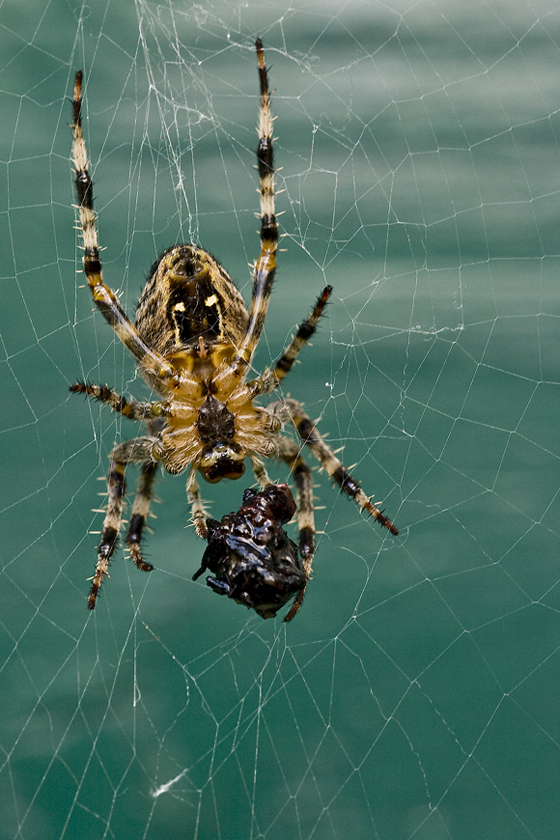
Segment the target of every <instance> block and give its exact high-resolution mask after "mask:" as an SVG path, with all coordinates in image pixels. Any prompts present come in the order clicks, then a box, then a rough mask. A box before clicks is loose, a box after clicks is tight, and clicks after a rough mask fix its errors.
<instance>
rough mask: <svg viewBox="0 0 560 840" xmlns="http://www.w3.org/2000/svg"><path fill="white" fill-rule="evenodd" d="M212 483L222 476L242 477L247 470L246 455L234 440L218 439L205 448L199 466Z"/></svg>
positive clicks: (207, 479)
mask: <svg viewBox="0 0 560 840" xmlns="http://www.w3.org/2000/svg"><path fill="white" fill-rule="evenodd" d="M198 469H199V471H200V473H201V474H202V476H203V477H204V478H205V479H206V481H208V482H209V483H210V484H215V483H216V482H217V481H220V480H221V479H222V478H241V476H242V475H243V473H244V472H245V456H244V454H243V452H242V451H241V447H240V446H239V445H238V444H237V443H234V442H233V441H227V442H224V441H217V442H216V443H212V444H210V445H209V446H207V447H206V449H204V451H203V453H202V455H201V458H200V464H199V467H198Z"/></svg>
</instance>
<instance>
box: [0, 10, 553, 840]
mask: <svg viewBox="0 0 560 840" xmlns="http://www.w3.org/2000/svg"><path fill="white" fill-rule="evenodd" d="M257 35H260V37H261V38H262V39H263V42H264V44H265V49H266V56H267V62H268V64H269V66H270V68H271V70H270V80H271V86H272V88H273V89H274V94H273V110H274V113H275V114H276V115H278V119H277V121H276V123H275V133H276V134H277V136H278V140H277V144H276V161H277V165H278V167H280V168H281V170H280V172H279V175H278V188H279V189H283V190H284V192H282V193H281V194H280V195H279V196H278V200H277V204H278V210H279V211H283V215H282V216H281V217H280V221H281V224H282V231H283V233H284V234H286V235H285V237H284V239H283V242H282V247H284V248H285V249H286V251H285V252H283V253H282V254H281V255H280V268H279V271H278V275H277V283H276V286H275V290H274V293H273V298H272V304H271V309H270V314H269V319H268V321H267V326H266V334H265V337H264V338H263V341H262V343H261V345H260V347H259V352H258V356H257V359H256V367H257V369H262V368H263V367H264V366H265V365H266V364H267V363H269V362H270V360H271V359H273V358H275V357H276V356H277V354H278V352H279V351H280V349H281V348H282V346H283V345H284V343H285V342H286V341H287V340H288V339H289V336H290V334H291V331H292V330H293V328H294V326H295V324H297V322H298V321H300V320H301V319H302V317H304V316H305V315H306V314H307V311H308V309H309V307H310V306H311V304H312V302H313V301H314V299H315V297H316V294H317V293H318V291H319V290H320V289H321V288H322V286H323V285H324V284H325V283H326V282H328V283H331V284H332V285H333V286H334V294H333V298H332V304H331V305H330V306H329V308H328V313H327V316H326V318H325V319H324V322H323V324H322V326H321V328H320V330H319V331H318V334H317V336H316V337H315V338H314V341H313V346H312V347H308V348H306V349H305V351H304V352H303V353H302V356H301V357H300V358H301V360H302V364H301V365H298V367H297V369H296V370H294V372H293V373H292V374H291V375H290V378H289V380H287V382H286V387H285V389H284V392H285V393H290V394H291V395H292V396H294V397H296V398H299V399H301V400H303V401H305V404H306V408H307V410H308V411H309V413H310V414H311V416H312V417H314V418H320V424H321V429H322V431H323V432H328V434H329V438H328V439H329V442H330V444H331V445H332V446H333V448H339V447H340V446H344V447H345V449H344V454H343V457H344V460H345V463H346V464H347V465H348V466H350V465H354V464H355V465H356V466H355V475H356V477H357V478H358V479H359V480H360V481H361V482H362V484H363V486H364V488H365V489H366V491H367V492H368V493H370V494H375V497H376V500H378V501H381V500H382V501H383V506H384V507H385V508H386V511H387V513H388V514H389V515H390V516H391V518H393V519H394V520H395V522H396V523H397V525H398V526H399V529H400V535H399V537H398V538H396V539H395V538H393V537H391V536H390V535H389V534H386V533H383V532H381V531H380V529H379V528H378V527H377V526H376V525H375V524H374V523H373V522H372V521H371V520H368V519H367V518H365V517H361V516H360V515H359V513H358V511H357V509H356V508H355V506H354V505H352V504H351V503H350V502H349V501H348V500H346V499H344V498H341V497H340V495H339V493H338V492H337V491H336V490H334V489H333V488H331V487H330V486H329V483H328V481H327V480H326V479H325V477H324V475H321V474H317V487H316V496H317V503H318V505H319V506H321V509H320V510H319V511H318V512H317V527H318V529H319V530H320V531H321V532H322V533H321V535H320V537H319V546H318V551H317V555H316V558H315V562H314V578H313V580H312V582H311V583H310V585H309V587H308V594H307V597H306V601H305V604H304V607H303V608H302V610H301V611H300V613H299V615H298V616H297V618H296V620H294V622H293V623H292V624H291V625H284V624H282V622H281V621H280V619H277V620H276V621H267V622H263V621H262V620H261V619H260V618H259V617H258V616H256V615H255V614H254V613H248V612H246V611H245V610H243V609H242V608H241V607H239V606H238V605H236V604H234V603H232V602H230V601H227V600H226V599H218V598H217V597H216V596H215V594H214V593H212V592H211V591H210V590H209V589H208V588H207V587H206V586H205V585H204V582H203V580H200V581H198V582H196V583H193V582H192V580H191V577H192V574H193V573H194V571H196V569H197V568H198V566H199V562H200V557H201V555H202V551H203V549H204V545H203V544H202V543H201V541H200V540H197V539H196V537H195V536H194V534H193V532H192V528H189V527H187V525H188V521H189V512H188V505H187V501H186V495H185V488H184V484H185V480H184V477H179V478H173V477H171V476H165V477H164V478H163V479H161V480H160V481H159V482H158V485H157V494H158V496H159V498H160V500H161V502H162V503H161V504H157V505H155V506H154V508H155V510H154V512H155V513H156V514H157V519H155V520H154V521H153V527H154V534H153V536H149V538H148V542H147V552H148V556H149V559H150V560H151V561H152V562H153V563H154V565H155V566H156V570H155V571H154V572H152V573H151V574H150V575H143V574H141V573H140V572H138V571H137V570H136V569H135V568H134V567H133V566H132V564H131V563H130V562H128V561H126V560H125V559H124V557H123V553H122V551H120V552H118V554H117V556H116V557H115V560H114V562H113V564H112V567H111V579H110V580H109V581H107V582H106V584H105V585H104V587H103V591H102V595H101V597H100V599H99V603H98V606H97V608H96V610H95V612H94V613H88V611H87V609H86V594H87V589H88V584H87V581H86V578H87V577H88V576H90V575H91V574H92V572H93V568H94V563H95V544H96V539H97V537H96V536H94V535H92V534H91V533H89V532H90V531H95V530H99V528H100V520H101V517H100V515H99V514H98V513H92V512H91V509H92V508H97V507H100V506H101V505H102V504H103V499H102V498H101V497H100V496H98V494H99V493H100V492H102V490H103V484H101V483H99V482H98V481H97V479H98V478H99V477H102V476H103V474H104V472H105V470H106V466H107V455H108V453H109V452H110V450H111V448H112V446H113V444H114V442H115V440H121V439H126V438H127V437H130V436H133V435H134V434H135V431H134V428H135V427H133V425H132V424H130V423H127V421H126V420H124V421H123V420H122V419H121V418H119V417H117V416H115V415H113V414H112V413H111V412H110V411H108V410H103V409H101V407H99V406H98V405H97V404H93V403H86V402H85V401H83V400H81V399H80V398H78V397H75V396H72V395H70V394H69V393H68V387H69V385H70V384H72V383H73V382H74V381H76V380H77V379H78V378H87V379H89V380H91V381H94V382H104V383H105V382H106V383H108V384H110V385H112V386H114V387H116V388H117V389H119V390H120V391H121V392H123V393H130V394H133V395H134V396H136V397H137V398H139V399H145V398H147V389H146V387H145V386H144V385H143V383H142V381H141V380H140V379H139V378H138V376H137V374H136V373H135V369H134V365H133V363H132V359H131V358H130V357H129V355H128V354H127V353H125V352H124V351H123V349H122V348H121V346H120V345H119V344H117V343H116V342H115V340H114V337H113V335H112V333H111V331H110V329H109V327H108V326H107V325H106V324H105V323H104V322H103V319H102V318H101V316H100V315H99V313H97V312H94V311H93V307H92V302H91V299H90V296H89V292H88V290H87V289H85V288H83V283H84V279H83V275H82V274H81V272H80V253H79V237H77V236H76V233H75V231H74V230H73V225H74V211H73V209H72V206H71V205H72V203H73V201H74V200H75V199H74V196H73V186H72V174H71V167H70V164H69V155H70V142H71V138H70V129H69V128H68V124H69V122H70V119H71V108H70V103H69V97H70V96H71V92H72V80H73V75H74V73H75V71H76V70H77V69H79V68H83V70H84V73H85V79H86V82H85V103H86V105H85V115H86V116H87V125H85V126H84V129H85V136H86V141H87V143H88V151H89V155H90V158H91V171H92V175H93V178H94V183H95V194H96V209H97V211H98V213H99V227H100V239H101V243H102V244H103V246H104V248H105V250H104V251H103V255H102V256H103V260H104V270H105V279H106V281H107V282H108V283H109V284H110V285H111V286H112V288H114V289H118V290H119V291H120V292H121V293H122V300H123V304H124V305H125V306H126V307H127V308H128V310H129V311H130V312H132V311H133V308H134V306H135V303H136V301H137V299H138V296H139V293H140V289H141V287H142V283H143V280H144V278H145V276H146V273H147V271H148V269H149V267H150V265H151V264H152V262H153V261H154V259H155V258H156V256H157V254H158V253H159V252H160V251H162V250H163V249H164V248H166V247H169V246H170V245H172V244H174V243H175V242H178V241H184V240H193V241H196V242H199V243H200V244H202V246H203V247H205V248H207V249H209V250H210V251H211V252H212V253H213V254H215V256H216V257H217V258H218V259H219V260H220V261H221V262H222V263H223V264H224V265H225V267H226V269H227V270H228V271H229V272H230V274H231V275H232V276H233V277H234V278H236V279H237V281H238V283H239V286H240V288H241V289H242V291H243V294H244V295H245V298H246V299H247V300H248V298H249V295H250V282H249V270H248V268H247V263H249V262H251V261H252V260H253V259H254V258H255V256H256V254H257V252H258V247H259V243H258V235H257V233H256V231H257V227H258V221H257V220H255V218H254V213H255V211H256V210H257V202H258V198H257V195H256V192H255V189H256V187H257V181H256V175H255V171H254V147H255V143H256V133H255V125H256V121H257V108H258V95H257V93H258V90H257V73H256V67H255V56H254V51H253V46H252V45H253V42H254V38H255V37H256V36H257ZM0 42H1V44H2V49H1V51H0V113H1V114H2V124H1V127H0V173H1V189H0V201H1V206H0V248H1V253H2V270H1V284H2V305H1V308H0V334H1V348H0V350H1V353H2V356H1V359H0V376H1V386H2V400H3V406H4V410H3V411H2V421H1V422H2V426H1V437H0V446H1V447H2V450H1V452H2V473H3V481H2V484H1V488H0V492H1V495H2V497H1V500H0V513H1V518H0V528H1V531H0V533H1V535H2V543H1V548H0V558H1V567H2V573H1V575H0V601H1V608H0V663H1V671H0V674H1V676H0V708H1V709H2V714H1V715H0V813H1V814H2V820H1V823H0V837H1V838H4V837H6V838H16V837H17V838H22V840H28V838H35V837H44V838H47V837H48V838H68V840H70V838H71V839H72V840H74V838H83V837H85V836H87V837H89V838H98V837H99V838H102V837H109V838H112V837H115V838H119V840H121V839H122V838H135V840H136V838H162V837H165V838H170V839H171V840H174V838H215V837H223V838H228V840H233V839H234V838H240V839H241V838H243V840H247V838H267V840H276V838H282V840H283V838H286V837H290V838H292V837H293V838H302V839H303V838H316V839H317V840H330V839H331V838H348V837H351V838H353V840H361V838H372V837H374V838H379V840H404V838H412V837H414V838H417V840H439V838H446V840H448V839H449V838H450V839H451V840H471V839H472V840H475V838H476V840H479V838H493V840H502V839H503V840H526V838H527V840H528V838H534V839H535V840H546V839H547V838H551V840H552V838H556V837H557V836H558V827H559V825H560V805H559V803H560V796H559V794H560V789H559V788H560V750H559V741H560V723H559V721H560V657H559V644H560V619H559V615H558V609H559V607H560V601H559V595H560V589H559V586H558V582H559V578H560V563H559V560H560V557H559V547H560V539H559V535H560V529H559V526H558V511H559V499H558V486H559V480H558V458H559V454H560V444H559V435H558V416H559V407H560V403H559V399H558V385H559V378H560V377H559V352H558V351H559V339H558V336H559V329H560V325H559V320H558V316H559V311H560V307H559V296H558V270H559V267H560V259H559V254H560V242H559V238H560V237H559V209H560V192H559V187H560V167H559V163H560V154H559V145H558V138H559V136H560V117H559V108H560V72H559V68H560V6H558V5H556V4H555V3H548V2H546V0H539V2H535V3H527V2H509V3H492V2H491V3H484V2H478V0H475V2H472V3H468V4H465V3H462V2H454V0H445V2H433V3H430V2H424V0H421V2H416V3H413V2H389V3H383V4H381V3H376V2H358V0H351V2H348V3H346V4H342V5H341V4H340V3H339V2H336V3H335V2H332V3H325V2H320V3H319V2H316V3H304V2H301V0H296V2H295V3H293V4H292V5H290V6H287V5H286V6H284V5H283V4H272V3H270V4H266V5H260V4H255V3H254V2H253V0H249V2H248V3H244V4H237V3H229V4H226V3H224V2H217V3H214V4H205V5H203V4H183V3H177V2H174V3H172V4H171V3H164V4H156V3H155V2H154V3H151V2H150V3H148V2H140V0H138V2H136V3H134V2H117V1H116V0H109V1H108V2H105V3H102V4H101V3H100V4H90V6H87V7H86V6H84V7H83V8H82V7H81V6H80V4H78V3H75V4H74V3H72V2H70V3H67V2H62V0H55V2H47V3H45V2H29V0H27V2H26V3H25V4H22V3H15V2H4V3H3V4H2V5H1V6H0ZM273 474H274V475H275V477H278V478H284V479H285V478H286V474H285V472H284V471H283V470H282V469H281V468H278V469H277V470H276V467H274V468H273ZM133 481H134V477H133V475H132V472H131V482H130V484H133ZM250 483H251V478H250V477H249V479H248V480H243V481H241V482H238V483H237V484H235V483H229V484H224V485H223V486H222V485H220V486H218V487H210V486H205V487H204V488H202V489H203V492H204V495H205V498H206V499H207V500H208V501H209V502H211V503H212V504H211V511H212V514H213V515H214V516H218V517H220V516H221V515H223V513H225V512H227V511H229V510H232V509H235V508H237V507H238V506H239V503H240V500H241V494H242V491H243V489H244V488H245V487H246V486H248V485H249V484H250Z"/></svg>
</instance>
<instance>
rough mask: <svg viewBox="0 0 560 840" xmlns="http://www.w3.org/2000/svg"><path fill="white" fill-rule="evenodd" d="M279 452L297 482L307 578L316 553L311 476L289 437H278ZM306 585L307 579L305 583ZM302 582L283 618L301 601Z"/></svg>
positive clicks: (302, 552)
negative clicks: (300, 588)
mask: <svg viewBox="0 0 560 840" xmlns="http://www.w3.org/2000/svg"><path fill="white" fill-rule="evenodd" d="M278 456H279V458H281V459H282V460H283V461H285V462H286V463H287V464H288V465H289V466H290V470H291V474H292V476H293V479H294V484H295V485H296V493H297V517H298V528H299V553H300V556H301V560H302V565H303V571H304V572H305V577H306V581H307V580H309V576H310V574H311V571H312V570H311V564H312V562H313V555H314V554H315V518H314V515H313V476H312V474H311V470H310V468H309V466H308V465H307V464H306V462H305V461H304V459H303V458H302V456H301V450H300V448H299V446H298V445H297V443H296V442H295V441H294V440H292V439H291V438H286V437H282V438H280V445H279V449H278ZM306 586H307V583H306ZM304 595H305V586H304V588H303V589H302V590H301V591H300V592H299V593H298V595H297V596H296V599H295V600H294V603H293V604H292V606H291V608H290V610H289V612H288V613H287V615H286V616H285V618H284V621H291V620H292V618H293V617H294V616H295V614H296V613H297V611H298V610H299V608H300V607H301V605H302V603H303V598H304Z"/></svg>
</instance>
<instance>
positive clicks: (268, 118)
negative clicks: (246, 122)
mask: <svg viewBox="0 0 560 840" xmlns="http://www.w3.org/2000/svg"><path fill="white" fill-rule="evenodd" d="M255 46H256V49H257V61H258V69H259V82H260V93H261V101H260V110H259V127H258V134H259V143H258V146H257V168H258V170H259V181H260V210H261V231H260V237H261V253H260V255H259V258H258V259H257V261H256V263H255V267H254V270H253V291H252V296H251V309H250V312H249V328H248V330H247V334H246V335H245V338H244V339H243V341H242V343H241V346H240V347H239V349H238V351H237V353H236V355H235V356H234V358H233V360H232V363H231V367H232V368H233V370H234V371H237V372H239V373H241V372H243V371H245V370H246V369H247V368H248V366H249V364H250V363H251V359H252V357H253V354H254V352H255V349H256V347H257V344H258V343H259V340H260V337H261V333H262V330H263V326H264V321H265V318H266V314H267V312H268V304H269V302H270V293H271V290H272V284H273V282H274V274H275V272H276V251H277V249H278V223H277V221H276V215H275V208H274V160H273V143H272V124H273V118H272V115H271V112H270V91H269V88H268V70H267V68H266V64H265V60H264V52H263V46H262V41H261V40H260V38H258V39H257V41H256V43H255Z"/></svg>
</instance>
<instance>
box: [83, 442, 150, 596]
mask: <svg viewBox="0 0 560 840" xmlns="http://www.w3.org/2000/svg"><path fill="white" fill-rule="evenodd" d="M155 443H157V438H153V437H148V436H145V437H137V438H134V439H133V440H127V441H125V442H124V443H121V444H119V446H116V447H115V448H114V449H113V452H112V453H111V462H110V465H109V472H108V474H107V488H108V493H109V501H108V504H107V513H106V514H105V520H104V522H103V530H102V532H101V541H100V543H99V547H98V549H97V567H96V570H95V575H94V577H93V583H92V585H91V590H90V593H89V599H88V607H89V609H90V610H93V609H94V607H95V601H96V599H97V595H98V593H99V588H100V586H101V583H102V581H103V578H104V577H105V575H106V574H107V571H108V569H109V561H110V560H111V557H112V556H113V552H114V551H115V548H116V545H117V542H118V539H119V531H120V528H121V523H122V509H123V501H124V496H125V492H126V482H125V471H126V467H127V466H128V464H142V467H143V472H142V477H141V481H140V484H139V492H140V488H142V491H141V495H142V500H139V499H138V493H137V497H136V499H135V507H136V510H135V509H134V506H133V517H134V516H135V514H136V515H138V514H141V513H142V512H144V513H145V516H147V506H146V495H147V496H148V500H149V493H150V491H151V486H152V482H153V478H154V473H155V467H156V463H155V462H154V459H153V457H152V451H153V448H154V444H155ZM152 465H153V468H154V469H153V471H152V470H151V469H150V468H151V467H152ZM144 467H145V468H146V470H144ZM148 474H149V475H148ZM139 525H140V522H139V520H138V519H136V520H135V521H134V522H133V520H131V523H130V530H129V537H131V539H134V536H135V535H137V534H138V530H140V533H141V530H142V528H141V527H140V529H139ZM142 527H143V523H142ZM127 543H128V539H127ZM137 544H138V540H136V545H137ZM129 545H130V543H129ZM131 553H132V556H133V559H134V560H135V562H136V565H137V566H138V568H139V569H142V571H151V570H152V569H153V566H150V564H149V563H144V561H143V560H142V558H141V555H140V553H139V549H138V553H137V556H136V557H135V554H134V553H133V552H132V549H131Z"/></svg>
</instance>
